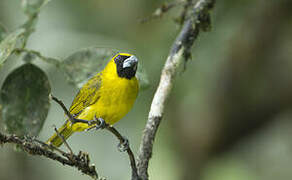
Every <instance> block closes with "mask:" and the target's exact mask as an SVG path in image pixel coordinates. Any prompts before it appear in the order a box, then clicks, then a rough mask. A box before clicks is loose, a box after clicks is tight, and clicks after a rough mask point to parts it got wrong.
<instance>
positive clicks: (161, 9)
mask: <svg viewBox="0 0 292 180" xmlns="http://www.w3.org/2000/svg"><path fill="white" fill-rule="evenodd" d="M184 3H186V2H185V0H177V1H173V2H170V3H164V4H162V5H161V6H160V7H159V8H157V9H156V10H155V11H154V13H153V14H152V15H151V16H149V17H146V18H144V19H141V20H140V23H146V22H148V21H150V20H153V19H157V18H161V17H162V16H163V15H164V14H165V13H167V12H168V11H169V10H171V9H172V8H174V7H177V6H179V5H181V4H184Z"/></svg>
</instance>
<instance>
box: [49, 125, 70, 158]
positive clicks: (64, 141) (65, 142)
mask: <svg viewBox="0 0 292 180" xmlns="http://www.w3.org/2000/svg"><path fill="white" fill-rule="evenodd" d="M54 130H55V132H56V134H57V135H58V136H59V138H61V139H62V141H63V143H64V144H65V146H66V148H67V149H68V150H69V152H70V154H71V156H72V155H73V154H74V153H73V151H72V149H71V147H70V146H69V144H68V143H67V141H66V139H65V138H64V136H62V134H60V133H59V132H58V129H57V128H56V126H55V127H54Z"/></svg>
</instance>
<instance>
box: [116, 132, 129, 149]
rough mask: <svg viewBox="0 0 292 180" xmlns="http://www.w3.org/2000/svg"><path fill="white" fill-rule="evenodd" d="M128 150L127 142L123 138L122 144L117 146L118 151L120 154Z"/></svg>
mask: <svg viewBox="0 0 292 180" xmlns="http://www.w3.org/2000/svg"><path fill="white" fill-rule="evenodd" d="M128 149H129V140H128V139H127V138H126V137H124V136H123V140H122V142H120V143H119V144H118V150H119V151H120V152H125V151H127V150H128Z"/></svg>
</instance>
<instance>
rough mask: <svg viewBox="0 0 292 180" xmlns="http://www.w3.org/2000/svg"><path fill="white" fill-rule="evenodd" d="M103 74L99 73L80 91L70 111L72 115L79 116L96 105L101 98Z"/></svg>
mask: <svg viewBox="0 0 292 180" xmlns="http://www.w3.org/2000/svg"><path fill="white" fill-rule="evenodd" d="M100 87H101V74H100V73H98V74H97V75H95V76H94V77H92V78H91V79H89V80H88V81H87V83H86V84H84V85H83V87H82V88H81V89H80V90H79V92H78V94H77V95H76V97H75V98H74V100H73V102H72V105H71V107H70V109H69V111H70V113H71V114H72V115H78V114H80V113H81V112H82V110H84V109H85V108H86V107H88V106H90V105H92V104H94V103H96V102H97V101H98V100H99V98H100V93H99V89H100Z"/></svg>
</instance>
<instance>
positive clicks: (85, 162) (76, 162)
mask: <svg viewBox="0 0 292 180" xmlns="http://www.w3.org/2000/svg"><path fill="white" fill-rule="evenodd" d="M6 143H12V144H17V145H18V146H19V147H21V149H23V150H24V151H25V152H27V153H29V154H31V155H39V156H44V157H46V158H48V159H52V160H55V161H58V162H60V163H61V164H63V165H68V166H72V167H76V168H77V169H78V170H79V171H81V172H82V173H84V174H86V175H89V176H90V177H91V178H93V179H98V175H97V172H96V170H95V166H94V165H91V164H90V159H89V156H88V154H86V153H83V152H81V151H80V152H79V154H78V155H75V154H73V155H72V154H70V153H65V152H63V151H61V150H59V152H60V153H61V154H62V155H58V154H57V153H55V152H53V150H51V149H50V147H51V146H44V144H45V143H43V142H41V141H38V140H36V139H33V138H20V137H18V136H16V135H4V134H2V133H0V145H3V144H6Z"/></svg>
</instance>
